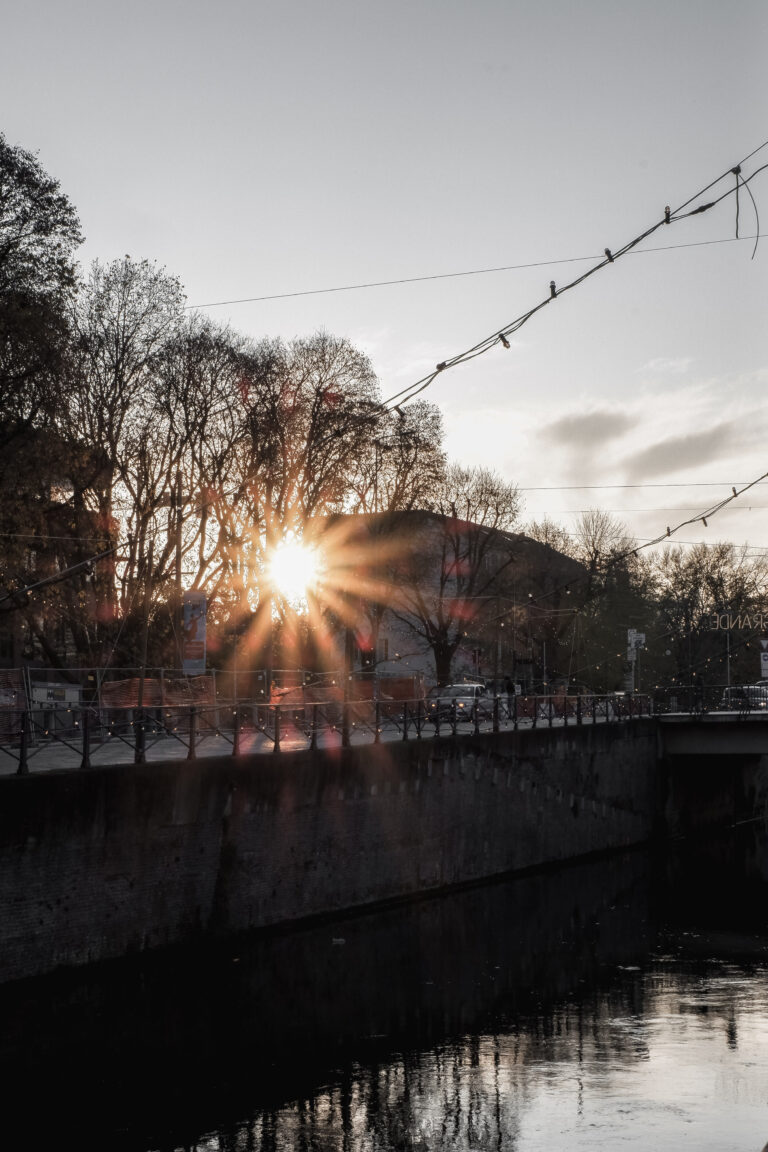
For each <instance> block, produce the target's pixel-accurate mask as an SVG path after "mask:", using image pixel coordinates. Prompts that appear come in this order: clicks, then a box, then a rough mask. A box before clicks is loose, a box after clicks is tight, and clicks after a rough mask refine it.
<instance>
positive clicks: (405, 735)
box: [403, 700, 408, 740]
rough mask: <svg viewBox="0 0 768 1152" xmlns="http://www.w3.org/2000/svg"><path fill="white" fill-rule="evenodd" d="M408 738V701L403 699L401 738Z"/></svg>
mask: <svg viewBox="0 0 768 1152" xmlns="http://www.w3.org/2000/svg"><path fill="white" fill-rule="evenodd" d="M407 739H408V701H407V700H404V701H403V740H407Z"/></svg>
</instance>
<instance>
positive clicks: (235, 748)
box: [232, 705, 240, 756]
mask: <svg viewBox="0 0 768 1152" xmlns="http://www.w3.org/2000/svg"><path fill="white" fill-rule="evenodd" d="M232 713H233V715H234V717H235V720H234V725H235V726H234V729H233V732H232V755H233V756H239V755H240V709H239V708H238V707H237V705H235V707H234V708H233V709H232Z"/></svg>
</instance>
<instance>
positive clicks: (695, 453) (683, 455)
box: [624, 421, 743, 482]
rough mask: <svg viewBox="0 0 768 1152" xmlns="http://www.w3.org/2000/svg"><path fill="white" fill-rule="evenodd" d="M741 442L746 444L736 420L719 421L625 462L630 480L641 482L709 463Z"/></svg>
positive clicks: (668, 441)
mask: <svg viewBox="0 0 768 1152" xmlns="http://www.w3.org/2000/svg"><path fill="white" fill-rule="evenodd" d="M738 443H743V433H740V436H739V438H738V441H737V437H736V424H735V423H734V422H733V421H727V422H725V423H722V424H716V425H715V426H714V427H712V428H707V429H706V430H705V431H703V432H692V433H690V434H689V435H687V436H673V437H671V438H670V439H669V440H662V441H661V442H660V443H658V444H652V445H651V446H650V448H644V449H643V450H642V451H641V452H636V453H635V454H634V455H633V456H630V457H628V459H626V460H625V461H624V465H625V468H626V474H627V480H628V481H632V482H637V481H640V480H647V479H649V478H650V477H653V476H663V475H665V474H667V473H669V472H682V471H683V470H684V469H686V468H691V467H695V466H697V465H701V464H708V463H710V462H711V461H713V460H718V459H723V458H725V457H727V456H729V455H731V453H732V451H733V449H734V447H736V446H737V444H738Z"/></svg>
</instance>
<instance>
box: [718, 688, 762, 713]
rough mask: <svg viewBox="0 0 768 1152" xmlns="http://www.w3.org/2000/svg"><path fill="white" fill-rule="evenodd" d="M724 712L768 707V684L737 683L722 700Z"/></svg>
mask: <svg viewBox="0 0 768 1152" xmlns="http://www.w3.org/2000/svg"><path fill="white" fill-rule="evenodd" d="M720 709H721V711H723V712H759V711H765V710H766V709H768V684H735V685H733V686H732V687H730V688H726V689H725V691H724V692H723V695H722V699H721V700H720Z"/></svg>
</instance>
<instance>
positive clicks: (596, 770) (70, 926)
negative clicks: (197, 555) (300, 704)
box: [0, 721, 659, 980]
mask: <svg viewBox="0 0 768 1152" xmlns="http://www.w3.org/2000/svg"><path fill="white" fill-rule="evenodd" d="M0 795H1V796H2V802H0V980H9V979H14V978H17V977H22V976H29V975H35V974H38V973H42V972H46V971H49V970H51V969H53V968H55V967H57V966H60V965H76V964H84V963H88V962H91V961H96V960H103V959H106V958H109V957H116V956H122V955H125V954H128V953H134V952H138V951H141V950H144V949H149V948H156V947H161V946H165V945H171V944H176V943H183V942H192V941H194V940H195V939H199V938H200V937H201V935H203V934H217V935H223V934H227V933H232V932H237V931H241V930H246V929H250V928H258V927H264V926H267V925H274V924H277V923H281V922H286V921H291V920H296V919H300V918H303V917H308V916H316V915H321V914H330V913H335V912H339V911H342V910H345V909H350V908H354V907H358V906H364V905H367V904H372V903H375V902H379V901H386V900H391V899H396V898H405V897H408V896H412V895H414V894H417V893H422V892H426V891H429V890H431V889H438V888H441V887H445V886H449V885H456V884H462V883H467V882H471V881H475V880H479V879H482V878H483V877H489V876H492V875H495V874H498V873H503V872H507V871H510V870H516V869H525V868H531V867H534V866H536V865H540V864H544V863H546V862H549V861H555V860H562V859H565V858H569V857H575V856H579V855H583V854H586V853H590V852H597V851H603V850H606V849H610V848H616V847H620V846H623V845H627V844H631V843H636V842H639V841H642V840H645V839H647V838H648V837H649V835H650V834H651V832H652V830H653V826H654V820H655V816H656V813H657V812H658V811H659V797H658V773H657V769H656V733H655V726H654V724H653V723H652V722H650V721H645V722H639V723H635V724H631V725H630V724H617V725H605V726H596V727H591V726H588V727H586V726H585V727H584V728H573V729H568V730H566V731H563V730H562V729H559V730H558V729H552V730H547V729H544V730H539V731H535V732H526V733H499V734H496V735H494V734H487V735H480V736H466V737H461V738H459V739H458V740H450V739H445V740H425V741H423V742H420V741H418V742H417V741H410V742H408V743H398V744H382V745H379V746H368V747H361V748H352V749H348V750H345V751H343V752H341V751H338V752H326V753H314V754H312V753H308V752H300V753H286V754H283V755H280V756H272V757H266V756H257V757H251V758H243V759H242V760H239V761H234V760H232V759H231V758H227V759H201V760H198V761H192V762H189V761H181V762H178V761H177V762H173V763H166V764H148V765H145V766H142V767H101V768H96V769H91V770H89V771H81V772H49V773H41V774H39V775H30V776H21V777H5V778H0Z"/></svg>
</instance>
